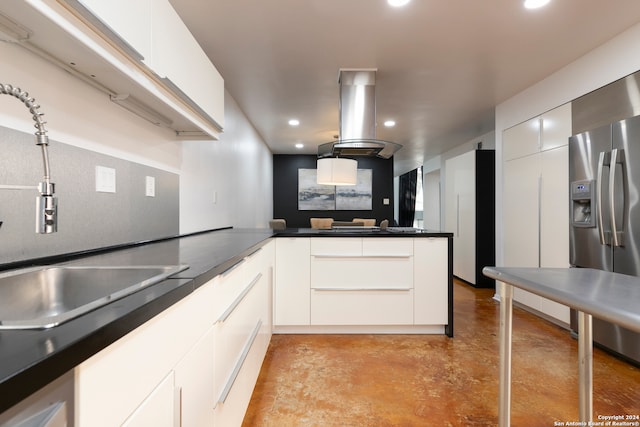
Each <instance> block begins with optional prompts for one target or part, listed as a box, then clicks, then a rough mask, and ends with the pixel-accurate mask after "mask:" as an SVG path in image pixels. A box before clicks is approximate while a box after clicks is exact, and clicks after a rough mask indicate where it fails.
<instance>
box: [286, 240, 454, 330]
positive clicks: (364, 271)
mask: <svg viewBox="0 0 640 427" xmlns="http://www.w3.org/2000/svg"><path fill="white" fill-rule="evenodd" d="M275 240H276V275H275V277H276V279H275V283H274V287H275V291H274V295H275V304H274V309H275V316H274V330H275V331H276V332H280V333H364V332H370V333H390V332H392V333H443V332H445V326H446V325H448V324H449V301H450V300H449V286H450V275H449V268H450V264H449V239H448V238H446V237H439V238H426V237H425V238H413V237H326V238H325V237H321V238H281V237H279V238H277V239H275ZM414 246H415V247H414ZM416 248H417V249H416ZM416 253H417V254H418V256H419V257H420V259H419V261H416V255H415V254H416ZM284 320H287V322H288V323H285V322H284Z"/></svg>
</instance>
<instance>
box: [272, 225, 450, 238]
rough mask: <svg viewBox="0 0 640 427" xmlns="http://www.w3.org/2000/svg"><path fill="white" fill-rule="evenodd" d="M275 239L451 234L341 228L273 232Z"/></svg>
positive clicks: (428, 231) (411, 230)
mask: <svg viewBox="0 0 640 427" xmlns="http://www.w3.org/2000/svg"><path fill="white" fill-rule="evenodd" d="M274 233H275V237H453V233H448V232H445V231H437V230H423V229H419V228H413V227H389V228H387V229H386V230H381V229H379V228H377V227H374V228H370V227H342V228H333V229H327V230H322V229H315V228H287V229H285V230H275V231H274Z"/></svg>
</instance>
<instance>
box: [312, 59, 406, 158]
mask: <svg viewBox="0 0 640 427" xmlns="http://www.w3.org/2000/svg"><path fill="white" fill-rule="evenodd" d="M338 83H339V85H340V139H339V140H337V141H333V142H328V143H326V144H322V145H320V146H319V147H318V157H321V158H322V157H339V156H348V157H352V156H368V157H382V158H385V159H388V158H390V157H391V156H393V154H394V153H395V152H396V151H398V150H399V149H400V148H402V145H400V144H396V143H394V142H389V141H381V140H377V139H376V87H375V84H376V70H372V69H357V70H351V69H342V70H340V77H339V79H338Z"/></svg>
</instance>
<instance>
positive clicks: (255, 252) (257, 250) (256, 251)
mask: <svg viewBox="0 0 640 427" xmlns="http://www.w3.org/2000/svg"><path fill="white" fill-rule="evenodd" d="M261 250H262V247H259V248H258V249H256V250H255V251H253V252H251V253H250V254H249V255H247V256H246V257H245V258H251V257H252V256H254V255H255V254H257V253H258V252H260V251H261Z"/></svg>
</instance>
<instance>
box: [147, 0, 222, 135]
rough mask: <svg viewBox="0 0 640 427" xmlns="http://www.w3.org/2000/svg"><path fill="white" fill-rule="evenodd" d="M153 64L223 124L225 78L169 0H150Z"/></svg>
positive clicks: (220, 124)
mask: <svg viewBox="0 0 640 427" xmlns="http://www.w3.org/2000/svg"><path fill="white" fill-rule="evenodd" d="M152 13H153V20H152V21H153V26H152V34H153V36H152V49H153V50H152V52H153V53H152V58H153V60H152V64H150V66H151V68H152V69H153V70H154V71H155V72H156V73H157V74H158V75H160V76H161V77H166V78H168V79H169V80H170V81H171V82H172V83H173V84H175V85H176V86H177V87H178V88H179V89H180V90H181V91H182V92H184V93H185V94H186V95H187V96H188V97H189V98H190V99H191V100H193V101H194V102H195V104H196V105H197V106H198V107H200V109H201V110H202V111H203V112H204V113H205V114H207V115H208V116H209V117H210V118H211V119H212V120H214V121H215V122H216V123H217V124H218V125H219V126H220V128H222V127H224V81H223V79H222V76H221V75H220V73H219V72H218V70H216V68H215V66H214V65H213V64H212V63H211V61H210V60H209V58H208V57H207V55H206V54H205V53H204V51H203V50H202V48H201V47H200V45H199V44H198V42H197V41H196V39H195V38H194V37H193V35H192V34H191V32H189V29H188V28H187V26H186V25H185V24H184V22H182V20H181V19H180V16H179V15H178V13H177V12H176V11H175V10H174V9H173V6H171V3H169V0H155V1H154V2H153V10H152Z"/></svg>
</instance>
